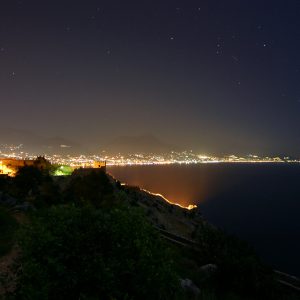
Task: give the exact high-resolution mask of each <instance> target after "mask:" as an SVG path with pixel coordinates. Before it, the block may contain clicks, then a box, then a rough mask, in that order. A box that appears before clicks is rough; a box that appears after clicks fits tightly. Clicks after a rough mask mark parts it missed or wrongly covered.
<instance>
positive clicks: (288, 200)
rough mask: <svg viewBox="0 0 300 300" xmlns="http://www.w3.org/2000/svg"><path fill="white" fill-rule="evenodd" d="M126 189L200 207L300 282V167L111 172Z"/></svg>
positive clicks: (223, 166) (143, 168)
mask: <svg viewBox="0 0 300 300" xmlns="http://www.w3.org/2000/svg"><path fill="white" fill-rule="evenodd" d="M107 171H108V173H110V174H112V175H113V176H114V177H115V178H116V179H118V180H120V181H121V182H122V183H127V184H129V185H133V186H139V187H141V188H143V189H145V190H148V191H150V192H152V193H158V194H161V195H163V196H164V197H166V198H167V199H168V200H169V201H171V202H173V203H178V204H180V205H184V206H188V205H189V204H195V205H197V206H198V207H199V208H200V211H201V212H202V214H203V216H204V218H205V219H206V220H208V221H209V222H211V223H212V224H214V225H216V226H218V227H219V228H222V229H223V230H225V231H226V232H227V233H229V234H232V235H235V236H238V237H239V238H241V239H243V240H245V241H247V242H248V243H249V244H250V245H251V246H252V247H253V248H254V249H255V250H256V252H257V253H258V255H259V256H260V257H261V258H262V260H263V261H264V262H266V263H267V264H269V265H270V266H272V267H273V268H274V269H276V270H280V271H282V272H286V273H289V274H291V275H295V276H300V164H296V163H293V164H292V163H289V164H288V163H249V164H246V163H245V164H244V163H211V164H192V165H191V164H189V165H184V164H182V165H147V166H108V168H107Z"/></svg>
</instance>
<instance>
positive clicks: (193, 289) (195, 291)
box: [180, 278, 200, 298]
mask: <svg viewBox="0 0 300 300" xmlns="http://www.w3.org/2000/svg"><path fill="white" fill-rule="evenodd" d="M180 285H181V287H182V289H183V290H184V291H185V292H186V293H187V294H188V295H189V296H191V297H193V298H197V297H198V296H199V295H200V289H199V288H198V287H197V286H196V285H195V284H194V283H193V281H192V280H190V279H188V278H186V279H181V280H180Z"/></svg>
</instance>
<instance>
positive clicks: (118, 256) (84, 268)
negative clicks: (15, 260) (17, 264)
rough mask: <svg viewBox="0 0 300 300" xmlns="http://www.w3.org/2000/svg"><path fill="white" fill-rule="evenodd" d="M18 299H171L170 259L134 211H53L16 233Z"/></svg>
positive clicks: (66, 208) (173, 286)
mask: <svg viewBox="0 0 300 300" xmlns="http://www.w3.org/2000/svg"><path fill="white" fill-rule="evenodd" d="M20 246H21V249H22V258H21V262H22V274H21V275H20V280H19V287H18V292H17V298H19V299H24V300H26V299H172V295H174V293H176V291H177V287H178V279H177V277H176V275H175V273H174V271H173V261H172V256H171V254H170V252H169V250H168V249H166V248H165V245H164V244H163V243H162V242H161V240H160V238H159V236H158V234H157V232H156V231H155V230H154V229H153V228H152V227H151V226H150V225H149V224H148V223H147V222H146V221H145V220H144V218H143V217H142V216H141V214H140V213H139V212H137V211H133V212H132V211H129V210H126V209H114V210H110V211H106V212H105V213H104V212H101V211H99V210H98V211H97V210H94V209H92V208H87V207H85V208H81V209H80V208H76V207H74V206H58V207H52V208H50V209H48V210H46V211H43V212H42V213H39V215H36V216H33V218H32V221H31V223H30V224H28V225H27V226H26V227H25V228H24V229H23V230H22V232H21V234H20Z"/></svg>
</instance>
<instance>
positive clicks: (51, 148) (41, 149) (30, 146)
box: [0, 128, 82, 155]
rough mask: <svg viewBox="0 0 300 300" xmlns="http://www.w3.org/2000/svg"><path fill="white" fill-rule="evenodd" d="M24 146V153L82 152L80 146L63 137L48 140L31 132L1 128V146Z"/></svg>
mask: <svg viewBox="0 0 300 300" xmlns="http://www.w3.org/2000/svg"><path fill="white" fill-rule="evenodd" d="M1 144H2V145H3V144H9V145H20V144H22V145H23V149H24V151H28V152H30V153H33V154H36V155H39V154H53V153H57V154H67V153H70V154H72V153H77V152H79V151H81V150H82V149H81V147H80V145H78V144H76V143H74V142H72V141H69V140H67V139H64V138H62V137H53V138H48V137H44V136H41V135H38V134H36V133H33V132H31V131H27V130H20V129H13V128H0V145H1Z"/></svg>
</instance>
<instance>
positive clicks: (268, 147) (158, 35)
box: [0, 0, 300, 157]
mask: <svg viewBox="0 0 300 300" xmlns="http://www.w3.org/2000/svg"><path fill="white" fill-rule="evenodd" d="M299 12H300V4H299V1H288V2H285V3H283V2H282V1H263V2H261V1H251V2H250V1H247V2H245V1H193V0H191V1H169V0H167V1H154V2H153V1H151V2H144V1H109V2H103V1H93V0H91V1H43V2H41V1H6V2H3V3H2V4H1V6H0V62H1V69H0V81H1V89H0V99H1V111H0V127H1V128H2V129H3V130H4V131H5V129H7V128H14V129H17V130H20V129H21V130H28V131H29V132H32V133H33V134H37V135H40V136H43V137H47V138H48V137H61V138H63V139H66V140H69V141H72V142H74V143H78V144H80V145H85V146H88V147H99V148H101V147H102V148H103V147H104V146H105V145H106V144H109V143H110V142H111V141H114V140H115V139H118V138H119V137H120V136H121V137H122V136H129V137H132V136H141V135H142V136H143V135H145V134H146V135H149V134H150V135H154V136H155V137H157V138H158V139H160V140H161V141H162V142H163V143H165V144H168V145H174V146H176V147H179V148H181V149H194V150H196V151H198V152H199V153H200V152H201V153H225V154H230V153H231V154H232V153H234V154H248V153H257V154H260V155H278V154H288V155H294V156H296V157H299V154H300V151H299V146H300V138H299V134H298V132H299V125H300V118H299V111H300V88H299V87H300V85H299V70H300V59H299V50H300V38H299V26H300V20H299V17H298V16H299ZM100 146H101V147H100Z"/></svg>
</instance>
